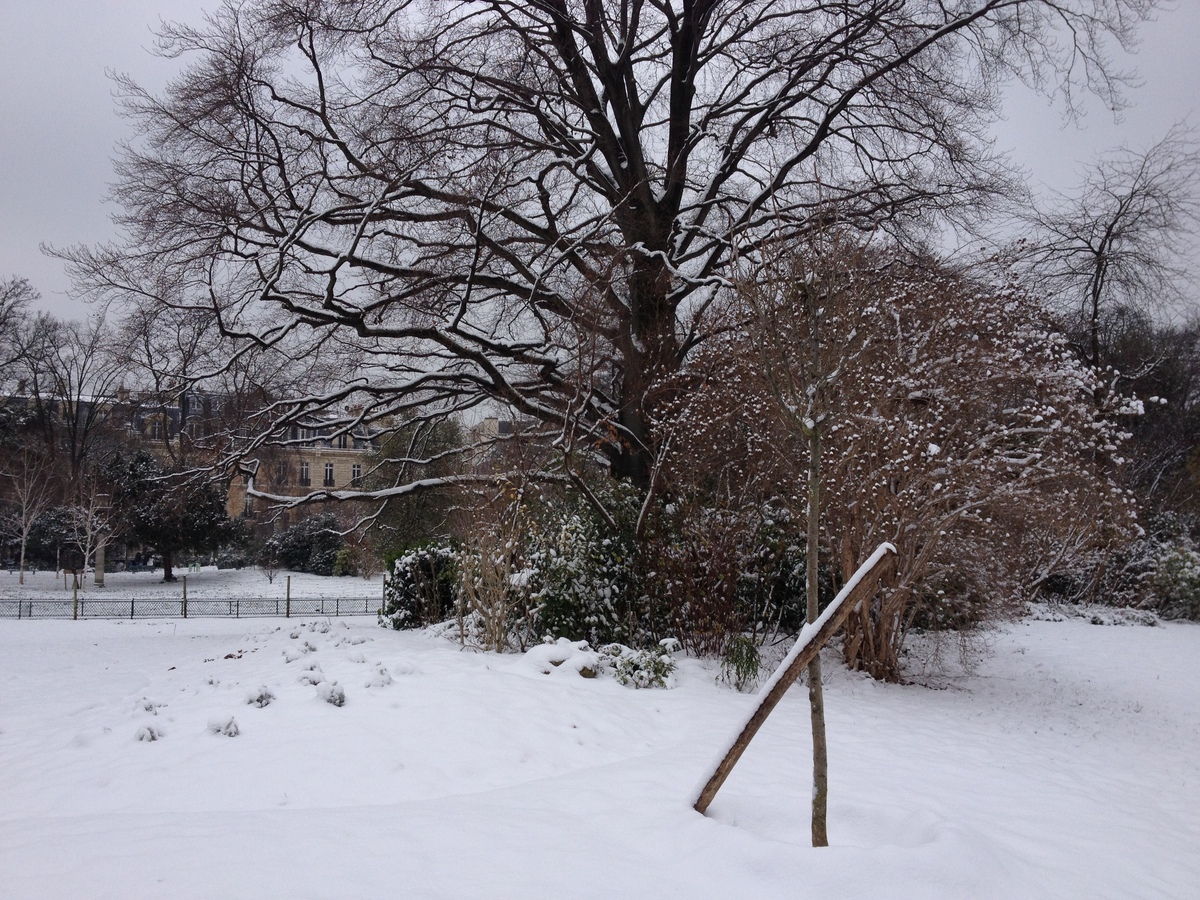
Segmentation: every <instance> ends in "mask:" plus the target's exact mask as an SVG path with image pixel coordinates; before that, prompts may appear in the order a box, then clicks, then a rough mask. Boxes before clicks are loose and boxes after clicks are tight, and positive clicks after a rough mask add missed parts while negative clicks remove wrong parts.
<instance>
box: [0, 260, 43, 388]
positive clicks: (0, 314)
mask: <svg viewBox="0 0 1200 900" xmlns="http://www.w3.org/2000/svg"><path fill="white" fill-rule="evenodd" d="M37 296H38V293H37V291H35V290H34V289H33V287H32V285H30V283H29V281H28V280H27V279H25V278H18V277H17V276H13V277H11V278H5V279H0V373H3V374H0V378H2V379H3V381H0V387H2V388H3V389H4V391H6V392H7V391H8V390H10V389H11V386H10V385H8V384H7V382H8V380H9V378H10V376H11V375H12V373H13V372H14V369H13V368H12V366H13V364H14V363H16V362H17V360H18V359H19V358H20V356H21V352H22V341H21V335H22V331H23V330H24V325H25V322H26V320H27V319H28V317H29V306H30V304H31V303H33V301H34V300H36V299H37Z"/></svg>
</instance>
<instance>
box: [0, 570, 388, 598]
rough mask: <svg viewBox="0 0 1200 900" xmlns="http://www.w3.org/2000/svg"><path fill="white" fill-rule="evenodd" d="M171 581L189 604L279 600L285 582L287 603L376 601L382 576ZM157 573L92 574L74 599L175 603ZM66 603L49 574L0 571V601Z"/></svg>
mask: <svg viewBox="0 0 1200 900" xmlns="http://www.w3.org/2000/svg"><path fill="white" fill-rule="evenodd" d="M175 575H176V577H178V578H181V579H182V578H183V577H185V576H186V578H187V589H188V597H189V598H190V599H193V600H227V599H231V598H234V597H241V598H243V599H256V600H257V599H265V600H273V599H282V598H283V597H284V596H286V594H287V591H288V586H287V585H288V576H291V579H292V580H291V592H292V596H293V597H305V598H307V597H370V598H375V597H379V596H380V592H381V590H382V586H383V576H382V575H376V576H375V577H374V578H372V579H369V580H367V579H363V578H348V577H347V578H330V577H326V576H322V575H309V574H306V573H304V572H288V571H281V572H279V574H277V575H276V576H275V579H274V581H273V582H271V581H268V580H267V576H266V575H263V574H262V572H261V571H259V570H258V569H253V568H250V569H218V568H217V567H216V566H204V567H203V568H201V569H200V571H199V572H189V571H188V569H187V566H177V567H176V568H175ZM162 576H163V571H162V569H156V570H154V571H153V572H148V571H147V572H109V573H107V574H106V575H105V576H104V587H103V588H97V587H95V586H94V585H93V584H92V577H93V576H92V573H91V572H88V573H87V575H85V576H83V577H82V579H81V584H82V586H81V590H80V596H84V597H87V598H88V599H91V600H105V599H110V598H119V599H123V600H129V599H131V598H136V599H138V600H178V599H179V598H180V597H181V596H182V595H183V583H182V581H176V582H173V583H170V584H164V583H163V580H162ZM17 599H20V600H70V599H71V581H70V576H67V581H65V582H64V580H63V576H62V574H61V573H56V572H51V571H45V570H43V571H40V572H26V573H25V584H21V583H20V577H19V576H18V575H17V574H16V573H15V572H9V570H8V569H2V570H0V600H17Z"/></svg>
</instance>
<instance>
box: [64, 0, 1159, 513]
mask: <svg viewBox="0 0 1200 900" xmlns="http://www.w3.org/2000/svg"><path fill="white" fill-rule="evenodd" d="M1158 5H1159V2H1158V0H905V2H900V0H858V2H853V3H851V2H845V0H469V2H467V0H462V2H460V0H440V2H429V0H355V2H348V0H344V2H338V0H324V2H321V0H306V2H299V0H258V2H237V3H234V2H227V3H226V4H225V5H223V6H222V7H221V8H220V9H218V10H217V11H216V12H215V13H213V14H212V15H211V17H210V18H209V20H208V24H207V25H206V26H204V27H201V28H188V27H184V26H168V27H167V28H166V29H165V30H164V31H163V33H162V49H163V51H164V52H165V53H167V54H169V55H180V56H187V57H189V58H190V59H191V62H190V64H189V65H188V67H187V68H186V69H185V70H184V71H183V72H182V74H181V75H180V76H179V77H178V78H177V79H176V80H175V82H174V83H173V84H172V85H171V86H170V87H169V88H168V89H167V91H166V92H165V94H164V95H163V96H161V97H156V96H153V95H151V94H149V93H147V92H146V91H144V90H141V89H140V88H138V87H137V86H136V85H134V84H133V83H131V82H128V81H122V82H121V85H122V88H123V90H124V92H125V109H126V112H127V114H128V115H129V116H131V117H132V119H133V120H134V122H135V124H136V127H137V129H138V138H137V140H136V141H135V142H134V143H133V144H132V145H131V146H130V147H128V148H126V150H125V152H124V154H123V156H122V158H121V161H120V162H119V164H118V174H119V181H118V183H117V186H116V189H115V194H116V197H117V199H118V200H119V202H120V203H121V204H122V207H123V209H124V212H123V214H122V215H121V221H122V224H123V225H124V226H125V228H126V229H127V231H128V241H127V242H126V243H125V244H124V245H123V246H121V247H117V248H109V249H101V250H96V251H91V252H89V251H74V252H73V253H72V254H71V255H72V256H73V258H74V262H75V264H76V271H77V274H78V275H80V276H81V277H82V278H83V281H84V283H85V284H87V285H88V286H89V287H91V288H99V289H101V290H103V291H107V292H110V293H111V294H115V295H121V296H124V297H126V298H133V299H134V300H135V301H137V302H146V303H149V304H151V305H163V304H166V305H170V306H174V307H178V308H181V309H185V310H194V311H196V313H197V314H198V315H199V314H203V315H204V316H207V317H209V318H210V319H211V321H212V322H213V324H214V326H215V327H216V328H218V329H219V330H220V331H221V333H222V334H224V335H226V336H228V337H230V338H232V339H233V340H234V341H235V343H237V345H238V346H239V347H240V348H241V350H240V352H243V353H247V352H259V351H262V352H265V351H277V352H283V353H286V354H287V355H289V356H290V357H292V358H314V357H316V356H318V355H321V356H328V357H332V358H333V359H335V360H336V361H337V362H338V366H337V367H335V368H334V369H332V370H331V377H330V378H329V379H328V380H326V381H325V382H323V383H321V384H316V383H309V384H305V385H298V386H297V389H296V391H295V398H296V399H294V401H293V402H286V403H284V402H276V403H274V404H272V405H269V406H268V408H267V409H265V410H264V415H263V417H262V420H261V422H260V425H259V428H258V430H259V440H258V442H257V443H258V444H261V443H262V442H264V441H267V440H271V439H273V438H271V437H270V436H271V435H279V434H282V433H284V432H283V431H282V429H283V428H284V426H287V425H289V424H293V423H296V422H298V421H301V420H302V419H303V417H304V416H305V415H308V414H309V413H311V412H312V411H313V410H316V409H320V410H327V411H334V412H336V413H337V415H338V416H340V417H341V421H343V422H344V424H345V425H346V427H350V426H351V424H361V423H369V422H371V421H378V420H383V419H388V420H391V421H394V420H395V419H396V418H397V417H399V418H400V419H402V420H411V419H413V418H414V417H415V416H417V415H418V414H428V411H430V410H436V411H438V412H439V413H442V414H444V413H447V412H454V411H460V410H463V409H464V408H469V407H473V406H475V405H477V404H479V403H483V402H499V403H501V404H503V405H505V406H506V407H508V408H509V409H510V410H512V411H513V414H515V415H516V416H519V417H522V418H524V419H526V420H528V421H531V422H534V423H539V427H542V428H544V429H546V430H547V431H550V432H555V431H557V432H560V433H561V437H562V439H561V440H560V446H562V447H564V448H566V447H570V448H576V449H578V450H579V451H580V452H583V453H586V454H588V455H594V456H599V457H600V458H601V459H602V460H603V461H604V462H605V463H606V464H607V465H608V467H609V468H610V470H611V471H612V472H613V473H614V474H616V475H618V476H622V477H628V478H630V479H632V480H633V481H634V482H635V483H637V484H640V485H642V486H645V485H647V484H648V483H649V482H650V480H651V477H652V472H653V470H654V460H655V458H656V455H657V454H658V453H659V451H660V450H661V447H660V446H659V444H660V441H659V437H658V436H657V435H656V434H655V433H654V427H653V423H652V419H651V415H650V413H649V410H650V408H651V407H652V405H653V402H654V392H655V391H656V389H657V388H656V386H657V385H659V384H660V381H661V379H662V376H664V375H669V374H671V373H674V372H677V371H679V370H680V369H681V368H682V367H684V366H685V365H686V361H687V359H688V356H689V354H690V353H691V351H692V350H693V349H694V348H695V347H696V346H697V345H698V344H699V343H700V342H702V341H703V340H704V339H705V337H706V334H707V333H708V328H709V325H708V311H709V308H710V304H711V303H712V302H713V300H714V297H716V296H717V295H718V293H719V292H720V291H721V290H722V289H723V287H724V286H725V285H726V284H727V282H726V270H727V267H728V266H729V265H730V263H731V262H732V261H733V260H734V258H735V257H737V256H738V255H746V254H753V253H754V252H755V249H756V247H757V246H758V244H759V242H760V240H762V239H763V237H764V235H766V234H770V235H772V236H774V235H778V234H779V233H780V232H783V233H784V234H800V233H804V232H806V231H811V230H813V229H817V228H821V227H824V226H826V225H828V224H829V222H830V221H831V220H834V219H836V220H837V221H839V222H841V223H843V224H848V225H850V226H855V227H860V228H879V227H884V226H886V227H888V228H891V229H895V230H902V229H906V228H919V227H921V226H923V225H927V224H929V223H930V222H931V221H933V220H934V219H937V218H940V217H942V216H943V215H953V214H959V213H962V212H963V211H964V210H965V209H966V208H967V207H969V206H970V205H971V204H973V203H975V202H977V201H979V200H981V199H983V198H986V197H987V195H988V194H989V192H990V191H992V190H994V189H995V187H996V185H997V183H998V181H997V176H998V171H999V169H998V167H997V165H996V163H995V160H993V159H992V158H991V157H990V155H989V145H988V142H987V141H986V139H985V138H984V137H983V135H984V126H985V124H986V122H987V120H988V118H989V116H990V115H991V113H992V112H993V110H994V101H995V96H996V90H997V86H998V83H999V80H1000V79H1001V78H1002V77H1003V76H1004V75H1005V74H1006V73H1010V72H1021V73H1025V74H1027V75H1029V76H1030V77H1032V78H1034V79H1038V80H1042V81H1043V82H1044V83H1047V84H1053V85H1056V86H1058V87H1060V88H1062V89H1064V90H1065V92H1066V93H1068V94H1070V93H1071V92H1073V91H1076V90H1078V89H1081V88H1089V89H1094V90H1098V91H1099V92H1101V93H1102V94H1104V95H1106V96H1111V95H1112V92H1113V90H1114V88H1115V86H1116V85H1117V82H1118V81H1119V79H1118V78H1116V77H1115V76H1114V69H1113V66H1112V65H1111V59H1110V57H1109V55H1108V52H1109V51H1110V50H1112V49H1113V48H1114V47H1115V46H1117V45H1121V46H1125V45H1128V44H1129V43H1130V41H1131V40H1132V39H1133V29H1134V28H1135V26H1136V24H1137V22H1138V21H1139V20H1140V19H1142V18H1145V17H1146V16H1148V15H1149V14H1151V13H1152V12H1153V10H1154V9H1155V8H1156V7H1157V6H1158ZM421 411H424V412H421ZM410 487H411V486H406V485H398V486H395V487H392V488H387V489H383V490H382V491H377V492H375V493H376V495H377V496H382V495H385V494H386V493H387V492H388V491H390V492H392V493H393V494H394V493H397V492H402V491H406V490H409V489H410Z"/></svg>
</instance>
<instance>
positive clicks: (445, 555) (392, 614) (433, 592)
mask: <svg viewBox="0 0 1200 900" xmlns="http://www.w3.org/2000/svg"><path fill="white" fill-rule="evenodd" d="M458 580H459V574H458V553H457V551H456V550H455V549H454V548H452V547H450V546H435V547H416V548H414V549H412V550H409V551H408V552H406V553H403V554H401V555H400V557H399V558H397V559H396V561H395V562H394V563H393V564H392V571H391V575H390V577H389V578H388V579H387V581H386V583H385V585H384V604H383V609H382V611H381V612H380V613H379V624H380V625H383V626H385V627H388V628H395V629H397V630H399V629H403V628H420V627H421V626H423V625H433V624H435V623H438V622H442V621H445V620H446V619H448V618H450V617H451V616H453V615H454V613H455V610H456V608H457V605H458V597H459V592H458Z"/></svg>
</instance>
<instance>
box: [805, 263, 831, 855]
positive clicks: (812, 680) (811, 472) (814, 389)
mask: <svg viewBox="0 0 1200 900" xmlns="http://www.w3.org/2000/svg"><path fill="white" fill-rule="evenodd" d="M805 305H806V306H807V307H808V309H807V313H808V335H809V354H810V359H809V365H810V366H811V374H810V376H809V391H810V394H809V397H810V400H809V406H808V412H809V421H808V423H807V425H806V431H807V432H808V535H807V537H808V544H807V547H806V549H805V553H806V557H807V558H806V561H805V573H804V575H805V593H806V595H807V596H806V598H805V599H806V600H807V610H806V613H807V620H808V621H809V622H810V623H811V622H815V621H816V620H817V613H818V609H817V601H818V599H819V597H818V591H819V590H820V581H819V578H818V574H819V573H818V568H817V565H818V560H819V557H820V548H821V545H820V534H821V416H822V415H823V413H824V410H823V409H821V406H822V403H821V392H820V390H819V386H820V385H821V383H822V380H823V378H824V375H825V373H824V371H823V370H822V366H821V332H820V328H821V307H820V297H819V296H818V293H817V291H815V290H814V289H813V288H812V287H811V286H810V287H809V288H808V290H806V291H805ZM808 710H809V719H810V721H811V722H812V742H813V793H812V845H813V846H814V847H828V846H829V833H828V830H827V828H826V810H827V807H828V803H829V753H828V747H827V745H826V742H825V692H824V689H823V687H822V685H821V655H820V653H817V654H815V655H814V656H813V658H812V662H810V663H809V664H808Z"/></svg>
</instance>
